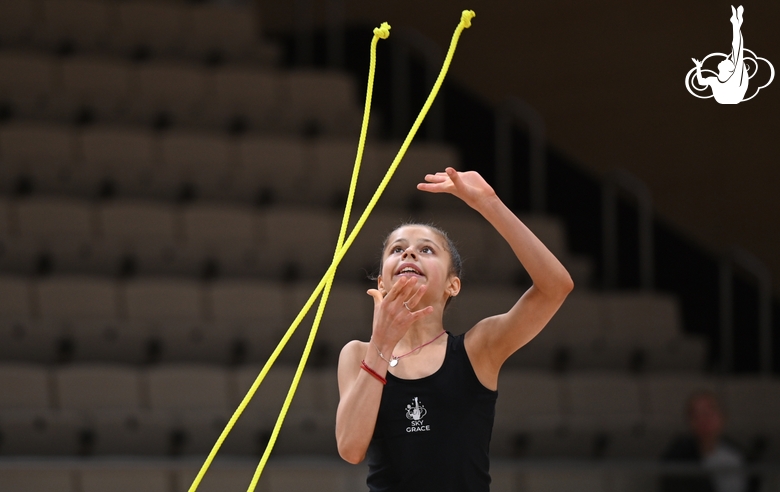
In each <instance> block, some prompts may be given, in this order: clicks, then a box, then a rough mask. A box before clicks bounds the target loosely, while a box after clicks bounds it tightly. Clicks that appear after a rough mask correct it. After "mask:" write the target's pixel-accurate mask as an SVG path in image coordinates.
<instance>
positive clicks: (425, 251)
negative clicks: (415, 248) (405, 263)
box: [420, 246, 433, 253]
mask: <svg viewBox="0 0 780 492" xmlns="http://www.w3.org/2000/svg"><path fill="white" fill-rule="evenodd" d="M420 251H422V252H423V253H433V250H432V249H431V248H430V247H429V246H423V247H422V249H421V250H420Z"/></svg>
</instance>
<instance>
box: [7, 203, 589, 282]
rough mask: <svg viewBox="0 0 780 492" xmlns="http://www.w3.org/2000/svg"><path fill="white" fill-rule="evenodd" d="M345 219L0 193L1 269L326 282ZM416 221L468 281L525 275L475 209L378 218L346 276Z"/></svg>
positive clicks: (312, 211)
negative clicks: (449, 248)
mask: <svg viewBox="0 0 780 492" xmlns="http://www.w3.org/2000/svg"><path fill="white" fill-rule="evenodd" d="M417 193H421V192H417ZM437 198H446V197H437ZM450 198H451V197H450ZM391 201H392V200H391ZM360 208H362V204H361V205H357V206H356V211H355V212H353V220H352V223H353V224H354V222H355V219H354V217H356V216H357V212H358V211H359V210H360ZM341 214H342V212H341V211H335V210H332V209H331V208H329V207H321V208H310V207H305V206H303V205H297V206H281V205H280V206H270V207H264V208H256V207H251V206H247V205H243V206H242V205H236V204H225V203H214V202H196V203H185V204H176V203H172V202H168V203H166V202H159V201H150V200H105V201H97V202H96V201H90V200H83V199H81V200H79V199H71V198H51V197H43V196H40V195H36V196H35V197H30V198H15V199H10V200H9V199H3V198H2V197H1V196H0V270H2V271H6V272H15V273H20V274H33V273H52V272H55V273H98V274H106V275H117V274H123V275H128V274H134V273H141V274H153V275H154V274H156V275H159V274H179V275H182V274H186V275H190V276H195V277H197V276H203V275H204V273H208V272H210V273H209V276H210V277H216V276H219V275H222V276H225V275H227V276H248V275H260V276H263V277H266V278H273V279H278V278H286V279H288V280H290V279H295V278H319V277H320V276H321V275H322V274H323V273H324V272H325V270H326V269H327V266H328V265H329V264H330V262H331V260H332V254H333V251H332V248H333V247H334V245H335V243H336V237H337V234H338V230H339V227H340V223H341ZM409 220H418V221H423V222H428V221H433V222H435V223H436V224H438V225H439V226H441V227H443V228H444V229H445V230H447V231H448V232H449V233H450V234H451V236H452V238H453V240H455V242H456V243H457V244H458V248H459V251H460V252H461V255H462V256H463V257H464V258H465V265H466V272H467V273H466V275H468V277H466V278H467V279H470V280H474V281H477V282H486V281H493V282H496V281H497V282H505V283H506V282H509V283H511V282H513V281H517V279H518V278H520V277H521V272H522V267H521V265H520V264H519V262H518V261H517V259H516V257H515V256H514V254H513V252H512V250H511V248H509V246H508V245H507V244H506V242H505V241H504V240H503V239H502V238H501V237H500V236H499V235H498V234H497V233H496V232H495V230H493V229H492V228H491V227H490V225H489V224H488V223H487V222H486V221H485V220H484V219H483V218H481V217H479V216H478V215H477V214H476V213H474V212H473V211H472V212H471V213H461V214H456V213H453V211H441V212H430V211H429V212H419V213H416V214H411V213H408V212H400V211H398V210H396V211H392V209H387V208H385V209H384V210H378V211H375V212H374V213H373V214H372V215H371V217H370V218H369V219H368V221H367V222H366V223H365V225H364V226H363V228H362V229H361V232H360V234H359V235H358V236H357V238H356V240H355V242H354V243H353V245H352V247H351V248H350V250H349V252H348V253H347V255H346V256H345V257H344V259H343V261H342V263H341V265H340V270H339V272H340V273H341V274H342V277H344V278H348V279H351V280H356V279H357V280H359V279H365V278H366V277H367V275H368V274H371V273H372V272H374V270H375V269H376V267H377V265H378V260H379V254H380V251H379V250H380V249H381V245H382V242H383V241H384V239H385V237H386V236H387V234H388V233H389V232H390V231H392V230H393V229H394V228H395V227H397V226H398V225H400V224H401V223H403V222H405V221H409ZM526 224H527V225H529V227H531V228H532V229H533V230H534V231H535V232H536V234H537V235H538V237H540V238H541V239H542V240H543V241H544V242H545V243H546V244H547V245H548V247H549V248H550V249H551V250H552V251H553V252H554V253H555V254H556V255H558V256H559V257H560V258H562V260H563V261H564V263H565V264H566V265H567V266H569V267H570V268H571V269H572V271H573V275H574V278H575V281H580V282H582V285H583V286H585V285H587V284H588V282H589V275H590V268H591V267H590V263H588V262H587V261H585V260H583V259H580V258H576V257H574V258H572V257H570V256H569V255H568V254H567V253H566V251H567V248H566V237H565V233H564V230H563V227H562V225H561V224H560V222H558V221H556V220H554V219H552V218H547V217H529V218H527V219H526ZM293 225H294V226H293ZM487 252H490V253H489V254H488V253H487ZM123 269H124V271H123ZM207 271H208V272H207Z"/></svg>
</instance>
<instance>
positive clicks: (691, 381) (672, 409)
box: [643, 373, 720, 431]
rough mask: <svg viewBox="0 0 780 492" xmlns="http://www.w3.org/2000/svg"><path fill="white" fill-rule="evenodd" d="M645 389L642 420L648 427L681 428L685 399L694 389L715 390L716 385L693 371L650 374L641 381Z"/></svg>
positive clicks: (715, 382)
mask: <svg viewBox="0 0 780 492" xmlns="http://www.w3.org/2000/svg"><path fill="white" fill-rule="evenodd" d="M643 386H644V388H645V391H646V392H647V402H648V405H647V410H646V411H647V414H646V416H645V421H646V422H648V424H649V425H650V426H652V427H657V428H666V429H672V430H678V431H679V430H683V429H684V428H685V426H686V423H685V408H686V405H687V403H688V398H689V397H690V396H691V395H692V394H693V393H694V392H696V391H702V390H706V391H712V392H716V393H719V392H720V385H719V384H718V382H717V381H716V380H714V379H712V378H709V377H704V376H701V375H693V374H686V375H681V374H673V373H669V374H653V375H649V376H647V379H646V381H645V382H644V383H643Z"/></svg>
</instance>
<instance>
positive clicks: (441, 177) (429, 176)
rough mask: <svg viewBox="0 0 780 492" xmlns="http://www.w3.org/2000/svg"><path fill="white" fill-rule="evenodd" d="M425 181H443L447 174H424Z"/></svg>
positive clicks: (445, 179)
mask: <svg viewBox="0 0 780 492" xmlns="http://www.w3.org/2000/svg"><path fill="white" fill-rule="evenodd" d="M425 181H428V182H429V183H443V182H445V181H447V175H446V174H445V173H436V174H426V175H425Z"/></svg>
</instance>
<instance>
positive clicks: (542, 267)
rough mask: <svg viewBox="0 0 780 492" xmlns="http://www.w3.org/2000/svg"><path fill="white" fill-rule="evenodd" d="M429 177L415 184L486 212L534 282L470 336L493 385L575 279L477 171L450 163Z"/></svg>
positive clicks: (477, 363) (477, 361)
mask: <svg viewBox="0 0 780 492" xmlns="http://www.w3.org/2000/svg"><path fill="white" fill-rule="evenodd" d="M425 181H426V182H425V183H420V184H418V185H417V188H418V189H419V190H422V191H428V192H431V193H450V194H452V195H455V196H456V197H458V198H460V199H461V200H463V201H464V202H466V204H468V205H469V206H470V207H471V208H473V209H474V210H476V211H477V212H479V213H480V214H482V216H483V217H485V219H487V221H488V222H490V224H491V225H492V226H493V227H494V228H495V229H496V231H498V233H499V234H501V236H502V237H503V238H504V239H505V240H506V242H507V243H509V246H511V248H512V251H514V253H515V255H516V256H517V259H518V260H519V261H520V263H521V264H522V265H523V267H524V268H525V269H526V271H527V272H528V274H529V275H530V277H531V280H532V281H533V285H532V286H531V287H530V288H529V289H528V291H526V292H525V294H523V296H522V297H521V298H520V299H519V300H518V301H517V303H516V304H515V305H514V306H513V307H512V308H511V309H510V310H509V311H508V312H506V313H505V314H500V315H497V316H492V317H490V318H486V319H484V320H482V321H480V322H479V323H477V324H476V325H475V326H474V328H472V329H471V330H470V331H469V333H468V334H467V335H466V350H467V351H468V354H469V358H470V359H471V364H472V366H474V370H475V372H476V373H477V376H478V377H479V379H480V381H481V382H482V383H483V384H484V385H485V386H486V387H488V388H491V389H495V388H496V383H497V380H498V372H499V370H500V369H501V365H502V364H503V363H504V361H505V360H506V359H507V358H508V357H509V356H510V355H512V354H513V353H514V352H515V351H517V350H518V349H519V348H520V347H522V346H523V345H525V344H526V343H528V342H529V341H530V340H531V339H533V338H534V337H535V336H536V335H537V334H538V333H539V332H540V331H541V330H542V328H544V327H545V325H546V324H547V323H548V322H549V321H550V319H551V318H552V317H553V315H554V314H555V313H556V311H558V308H560V306H561V304H563V301H564V299H566V296H567V295H568V294H569V292H571V290H572V289H573V288H574V283H573V282H572V280H571V277H570V276H569V272H567V271H566V268H564V266H563V265H562V264H561V262H560V261H558V259H557V258H556V257H555V256H554V255H553V254H552V253H551V252H550V250H549V249H547V247H546V246H545V245H544V244H542V242H541V241H540V240H539V239H538V238H537V237H536V236H535V235H534V234H533V233H532V232H531V231H530V230H529V229H528V227H526V226H525V224H523V223H522V222H521V221H520V219H518V218H517V216H515V214H513V213H512V211H511V210H509V208H507V206H506V205H504V203H503V202H502V201H501V200H500V199H499V198H498V196H497V195H496V193H495V191H494V190H493V188H492V187H491V186H490V185H489V184H488V183H487V182H486V181H485V180H484V179H483V178H482V176H480V175H479V174H478V173H476V172H474V171H469V172H463V173H461V172H458V171H456V170H455V169H453V168H447V170H446V172H440V173H436V174H429V175H427V176H425Z"/></svg>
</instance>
